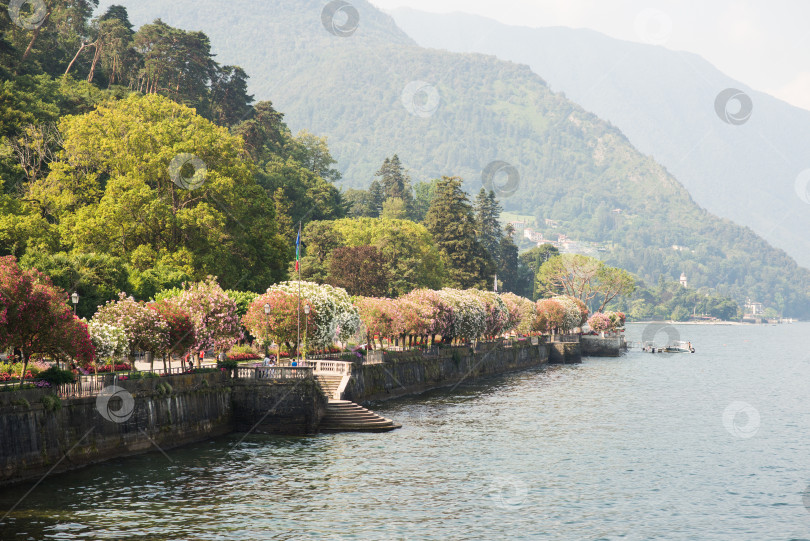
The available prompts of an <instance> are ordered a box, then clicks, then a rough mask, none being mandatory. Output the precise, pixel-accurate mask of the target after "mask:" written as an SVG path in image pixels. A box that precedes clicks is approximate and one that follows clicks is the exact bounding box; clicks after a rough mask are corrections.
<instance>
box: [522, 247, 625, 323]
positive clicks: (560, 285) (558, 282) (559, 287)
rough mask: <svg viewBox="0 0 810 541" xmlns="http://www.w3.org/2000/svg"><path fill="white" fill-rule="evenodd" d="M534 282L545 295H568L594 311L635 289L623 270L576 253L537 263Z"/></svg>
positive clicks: (598, 310)
mask: <svg viewBox="0 0 810 541" xmlns="http://www.w3.org/2000/svg"><path fill="white" fill-rule="evenodd" d="M537 285H538V288H539V290H540V291H542V292H543V293H544V294H547V295H560V294H562V295H569V296H571V297H575V298H577V299H579V300H581V301H582V302H584V303H585V304H586V305H587V306H588V307H589V308H591V307H593V306H598V308H596V309H595V310H592V312H593V313H596V312H602V311H603V310H604V309H605V306H606V305H607V304H608V303H609V302H610V301H612V300H613V299H615V298H616V297H618V296H620V295H622V296H626V295H629V294H630V293H632V292H633V291H634V290H635V287H636V285H635V279H634V278H633V276H632V275H631V274H630V273H628V272H627V271H625V270H622V269H618V268H615V267H609V266H607V265H605V264H604V263H603V262H602V261H599V260H598V259H594V258H592V257H588V256H584V255H579V254H563V255H561V256H558V257H554V258H552V259H549V260H548V261H546V262H545V263H543V265H541V266H540V270H539V271H538V273H537Z"/></svg>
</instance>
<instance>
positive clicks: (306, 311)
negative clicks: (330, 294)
mask: <svg viewBox="0 0 810 541" xmlns="http://www.w3.org/2000/svg"><path fill="white" fill-rule="evenodd" d="M304 315H305V316H306V317H305V318H304V360H305V361H306V360H307V337H308V336H309V334H308V333H309V304H305V305H304Z"/></svg>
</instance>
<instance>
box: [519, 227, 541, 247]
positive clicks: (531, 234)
mask: <svg viewBox="0 0 810 541" xmlns="http://www.w3.org/2000/svg"><path fill="white" fill-rule="evenodd" d="M523 236H524V237H525V238H527V239H529V240H530V241H531V242H537V243H541V242H543V234H542V233H541V232H540V231H535V230H534V229H532V228H531V227H527V228H526V230H525V231H523Z"/></svg>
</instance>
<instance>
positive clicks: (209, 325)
mask: <svg viewBox="0 0 810 541" xmlns="http://www.w3.org/2000/svg"><path fill="white" fill-rule="evenodd" d="M166 300H167V301H168V302H170V303H172V304H175V305H177V306H179V307H180V308H182V309H183V310H185V311H186V312H187V313H188V314H189V316H191V320H192V322H193V323H194V334H195V342H194V346H193V347H194V349H195V350H201V351H202V350H207V349H211V348H213V349H216V350H220V351H224V350H227V349H229V348H230V347H231V346H232V345H233V344H235V343H236V342H237V341H238V340H239V339H241V338H242V328H241V326H240V318H239V314H238V309H237V305H236V302H234V301H233V299H231V298H230V297H228V295H227V294H226V293H225V291H224V290H223V289H222V288H221V287H220V286H219V284H218V283H217V280H216V278H215V277H213V276H209V277H208V278H207V279H206V280H205V281H202V282H197V283H193V284H184V285H183V290H182V291H180V292H179V293H178V294H177V295H175V296H171V297H167V298H166Z"/></svg>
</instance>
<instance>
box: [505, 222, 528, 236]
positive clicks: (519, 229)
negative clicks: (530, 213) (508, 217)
mask: <svg viewBox="0 0 810 541" xmlns="http://www.w3.org/2000/svg"><path fill="white" fill-rule="evenodd" d="M509 225H511V226H512V229H514V230H515V233H517V234H518V235H519V236H523V230H524V229H526V222H525V221H524V220H515V221H514V222H509Z"/></svg>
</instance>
